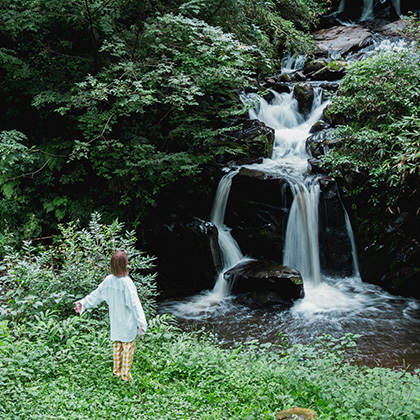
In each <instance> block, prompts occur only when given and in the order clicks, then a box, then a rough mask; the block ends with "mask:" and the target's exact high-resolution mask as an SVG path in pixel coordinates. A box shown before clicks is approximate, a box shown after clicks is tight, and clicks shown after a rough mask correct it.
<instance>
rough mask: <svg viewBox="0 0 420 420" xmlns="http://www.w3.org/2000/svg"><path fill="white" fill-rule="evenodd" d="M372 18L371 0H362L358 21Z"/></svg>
mask: <svg viewBox="0 0 420 420" xmlns="http://www.w3.org/2000/svg"><path fill="white" fill-rule="evenodd" d="M373 18H374V14H373V0H363V10H362V15H361V17H360V21H361V22H363V21H365V20H370V19H373Z"/></svg>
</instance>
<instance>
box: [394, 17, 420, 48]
mask: <svg viewBox="0 0 420 420" xmlns="http://www.w3.org/2000/svg"><path fill="white" fill-rule="evenodd" d="M401 19H402V21H403V23H404V24H405V25H404V27H403V29H401V30H400V31H399V34H400V35H401V36H403V37H405V38H408V39H412V40H413V41H415V42H416V43H417V46H418V45H419V43H420V19H419V17H418V15H416V14H414V13H412V12H408V16H403V17H402V18H401Z"/></svg>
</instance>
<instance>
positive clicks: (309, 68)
mask: <svg viewBox="0 0 420 420" xmlns="http://www.w3.org/2000/svg"><path fill="white" fill-rule="evenodd" d="M327 65H328V62H327V60H323V59H319V60H313V61H309V62H308V63H307V64H306V65H305V67H304V68H303V70H302V72H303V74H304V75H305V76H307V77H311V75H312V74H313V73H315V72H317V71H318V70H321V69H323V68H324V67H326V66H327Z"/></svg>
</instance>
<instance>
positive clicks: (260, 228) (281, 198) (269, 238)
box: [225, 168, 293, 261]
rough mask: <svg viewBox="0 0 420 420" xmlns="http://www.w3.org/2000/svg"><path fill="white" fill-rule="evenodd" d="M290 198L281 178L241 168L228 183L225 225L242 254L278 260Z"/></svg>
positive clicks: (281, 253) (280, 253) (281, 248)
mask: <svg viewBox="0 0 420 420" xmlns="http://www.w3.org/2000/svg"><path fill="white" fill-rule="evenodd" d="M292 199H293V198H292V193H291V191H290V188H289V185H288V183H287V182H286V181H285V180H284V179H278V178H273V177H269V176H267V175H266V174H265V173H263V172H261V171H258V170H254V169H247V168H241V170H240V172H239V174H238V175H236V176H235V177H234V178H233V181H232V188H231V191H230V195H229V201H228V205H227V210H226V215H225V223H226V225H227V226H230V227H231V228H232V231H231V234H232V236H233V237H234V238H235V240H236V241H237V242H238V244H239V246H240V248H241V250H242V252H243V254H244V255H248V256H250V257H252V258H269V259H272V260H274V261H281V260H282V256H283V245H284V237H285V231H286V223H287V217H288V214H289V207H290V204H291V203H292Z"/></svg>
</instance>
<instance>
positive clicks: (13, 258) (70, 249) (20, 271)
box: [0, 214, 157, 323]
mask: <svg viewBox="0 0 420 420" xmlns="http://www.w3.org/2000/svg"><path fill="white" fill-rule="evenodd" d="M135 242H136V238H135V236H134V232H133V231H130V232H125V231H124V230H123V224H122V223H121V222H118V221H115V222H113V223H112V224H110V225H105V224H102V223H101V222H100V215H99V214H93V215H92V217H91V221H90V223H89V226H88V227H87V228H84V229H79V230H77V229H76V226H75V224H74V223H69V224H68V225H65V226H64V225H62V226H60V235H57V237H56V238H55V239H54V243H53V245H52V246H50V247H35V246H34V245H33V244H32V243H31V242H25V244H24V246H23V247H22V249H21V250H18V251H15V250H13V249H11V248H10V247H8V248H6V250H7V253H6V255H5V257H4V259H3V261H2V269H3V270H4V272H3V273H2V276H1V277H0V282H1V284H2V290H3V296H0V299H1V300H3V304H2V305H1V315H2V317H3V318H4V317H5V318H7V319H9V320H13V321H14V322H17V323H20V322H24V321H25V320H26V319H31V320H34V319H36V317H38V316H39V313H40V312H43V313H47V312H48V311H50V312H48V313H50V314H58V315H60V316H63V315H64V314H67V315H68V314H69V313H71V311H72V309H73V303H74V302H75V301H76V300H77V299H80V298H82V297H84V296H85V295H86V294H88V293H90V292H91V291H92V290H93V289H95V288H96V287H97V286H98V285H99V283H100V282H101V281H102V280H103V279H104V277H105V276H106V275H107V274H109V264H110V259H111V255H112V254H113V252H114V251H115V250H117V249H124V250H125V251H126V252H127V254H128V256H129V270H130V276H131V277H132V279H133V281H134V283H135V285H136V286H137V290H138V292H139V296H140V299H141V300H142V302H143V303H144V308H145V311H146V312H148V314H149V315H151V314H153V312H154V297H155V296H156V294H157V289H156V284H155V282H154V277H155V276H154V274H151V271H150V270H151V268H152V262H153V260H154V258H152V257H148V256H145V255H144V254H143V253H142V252H141V251H139V250H137V249H135V248H134V245H135Z"/></svg>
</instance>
